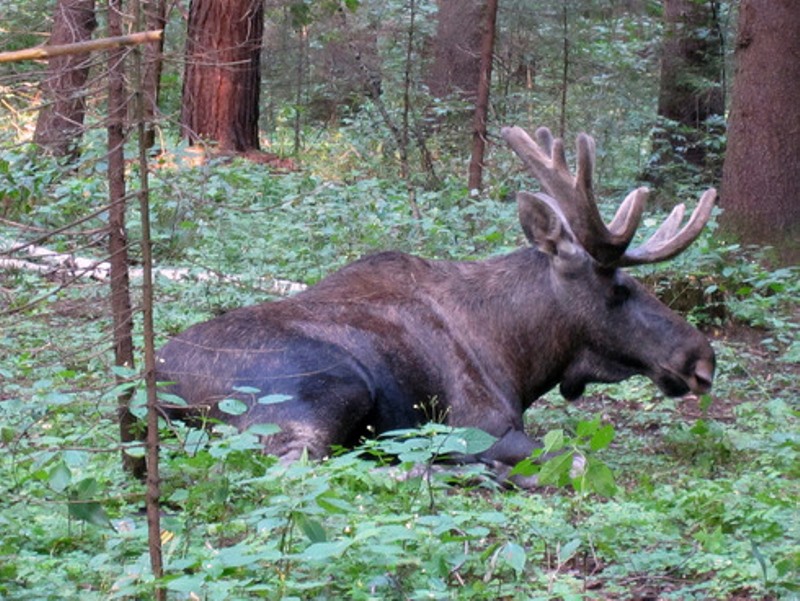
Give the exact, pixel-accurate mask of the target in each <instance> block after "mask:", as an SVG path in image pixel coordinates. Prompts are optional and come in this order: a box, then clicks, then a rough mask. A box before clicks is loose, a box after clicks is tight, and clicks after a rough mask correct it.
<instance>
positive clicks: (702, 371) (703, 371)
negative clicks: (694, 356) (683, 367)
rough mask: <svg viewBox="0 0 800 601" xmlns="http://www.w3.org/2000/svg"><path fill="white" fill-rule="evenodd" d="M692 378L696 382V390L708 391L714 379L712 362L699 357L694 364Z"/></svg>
mask: <svg viewBox="0 0 800 601" xmlns="http://www.w3.org/2000/svg"><path fill="white" fill-rule="evenodd" d="M694 379H695V381H696V382H697V388H698V391H697V392H708V391H709V390H711V384H712V383H713V381H714V363H713V362H711V361H708V360H706V359H700V360H699V361H698V362H697V363H696V364H695V366H694Z"/></svg>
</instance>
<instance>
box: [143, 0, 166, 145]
mask: <svg viewBox="0 0 800 601" xmlns="http://www.w3.org/2000/svg"><path fill="white" fill-rule="evenodd" d="M142 11H143V12H144V26H145V29H148V30H155V29H161V30H163V29H164V28H165V27H166V26H167V3H166V0H144V2H143V3H142ZM163 56H164V36H163V35H162V36H161V39H160V40H159V42H158V43H157V44H147V45H145V47H144V64H143V66H142V67H143V72H142V94H143V95H144V104H143V106H142V110H143V115H142V117H143V119H144V124H145V132H144V145H145V147H146V148H150V147H151V146H153V144H155V141H156V127H155V122H156V120H157V116H158V102H159V98H160V96H161V69H162V66H163Z"/></svg>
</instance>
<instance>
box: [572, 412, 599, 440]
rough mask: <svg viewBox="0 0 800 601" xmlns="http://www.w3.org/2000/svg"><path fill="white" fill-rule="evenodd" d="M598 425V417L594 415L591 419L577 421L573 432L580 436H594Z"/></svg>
mask: <svg viewBox="0 0 800 601" xmlns="http://www.w3.org/2000/svg"><path fill="white" fill-rule="evenodd" d="M599 427H600V418H599V417H596V418H595V419H593V420H591V421H581V422H578V427H577V428H575V434H576V435H577V436H578V437H580V438H587V437H590V436H594V434H595V433H596V432H597V430H598V428H599Z"/></svg>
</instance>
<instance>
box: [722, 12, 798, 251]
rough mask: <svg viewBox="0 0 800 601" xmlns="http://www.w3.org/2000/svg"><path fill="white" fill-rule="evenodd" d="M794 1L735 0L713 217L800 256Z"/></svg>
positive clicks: (750, 238)
mask: <svg viewBox="0 0 800 601" xmlns="http://www.w3.org/2000/svg"><path fill="white" fill-rule="evenodd" d="M799 31H800V4H799V3H798V2H797V0H743V1H742V4H741V9H740V16H739V31H738V36H737V39H736V63H737V66H736V74H735V77H734V85H733V93H732V105H731V114H730V120H729V124H728V150H727V153H726V156H725V165H724V169H723V177H722V195H721V205H722V207H723V208H724V209H725V211H724V212H723V214H722V217H721V222H722V225H723V226H724V228H725V229H726V230H727V231H728V232H732V233H734V234H735V235H737V236H738V237H739V239H740V240H741V241H743V242H757V243H765V244H770V245H773V246H774V247H776V248H777V249H778V250H779V252H780V254H781V256H782V258H783V259H784V260H786V261H788V262H796V261H797V260H798V259H800V178H798V176H797V174H798V173H800V102H798V95H799V94H800V35H798V32H799Z"/></svg>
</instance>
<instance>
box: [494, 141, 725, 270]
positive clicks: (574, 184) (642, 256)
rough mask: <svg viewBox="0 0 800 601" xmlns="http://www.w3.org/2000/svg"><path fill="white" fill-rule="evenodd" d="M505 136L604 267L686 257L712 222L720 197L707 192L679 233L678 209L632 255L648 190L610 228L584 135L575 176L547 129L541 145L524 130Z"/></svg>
mask: <svg viewBox="0 0 800 601" xmlns="http://www.w3.org/2000/svg"><path fill="white" fill-rule="evenodd" d="M501 134H502V136H503V138H504V139H505V141H506V142H507V143H508V145H509V146H511V148H512V149H513V150H514V152H516V153H517V155H518V156H519V157H520V158H521V159H522V162H523V163H524V164H525V166H526V167H527V168H528V170H529V171H530V173H531V174H532V175H533V176H534V177H535V178H536V179H537V180H539V183H540V184H541V186H542V189H543V190H544V192H545V193H546V194H547V195H548V196H550V197H552V198H553V199H554V200H555V201H556V203H558V205H559V207H560V208H561V211H562V212H563V213H564V216H565V217H566V219H567V221H568V222H569V225H570V227H571V228H572V231H573V232H574V233H575V235H576V236H577V238H578V240H580V243H581V244H582V245H583V247H584V248H585V249H586V251H587V252H588V253H589V254H590V255H591V256H592V257H594V258H595V260H597V261H598V262H599V263H600V264H602V265H606V266H618V267H624V266H626V265H642V264H645V263H656V262H659V261H665V260H667V259H670V258H672V257H674V256H676V255H678V254H680V253H681V252H683V251H684V250H685V249H686V248H687V247H688V246H689V245H690V244H691V243H692V242H693V241H694V240H695V238H697V236H699V235H700V232H701V231H702V229H703V226H705V224H706V222H707V221H708V220H709V218H710V217H711V209H712V208H713V206H714V200H715V199H716V196H717V192H716V190H714V189H713V188H710V189H708V190H706V192H705V193H704V194H703V196H702V197H701V198H700V201H699V202H698V204H697V207H696V208H695V210H694V212H693V213H692V216H691V217H690V218H689V221H688V223H687V224H686V225H685V226H684V227H683V228H682V229H680V231H679V230H678V228H679V227H680V225H681V222H682V221H683V216H684V213H685V211H686V207H685V206H684V205H683V204H680V205H678V206H676V207H675V208H674V209H673V211H672V213H670V215H669V217H667V219H666V220H665V221H664V223H662V224H661V226H660V227H659V228H658V230H656V232H655V233H654V234H653V235H652V236H651V237H650V239H649V240H648V241H647V242H645V243H644V244H642V245H641V246H638V247H636V248H634V249H632V250H628V246H629V245H630V243H631V240H632V239H633V236H634V234H635V233H636V229H637V228H638V227H639V221H640V219H641V217H642V212H643V211H644V204H645V202H646V200H647V195H648V194H649V190H648V189H647V188H637V189H636V190H634V191H633V192H631V193H630V194H628V196H627V198H625V200H624V201H623V202H622V204H621V205H620V206H619V209H617V213H616V215H615V216H614V219H612V220H611V223H609V224H608V225H606V224H605V223H604V222H603V218H602V217H601V215H600V211H599V209H598V208H597V202H596V200H595V196H594V190H593V189H592V177H593V173H594V159H595V144H594V139H593V138H592V137H591V136H588V135H586V134H583V133H582V134H579V135H578V138H577V142H576V147H577V158H576V163H577V169H576V174H575V175H572V173H570V170H569V167H568V166H567V159H566V156H565V154H564V143H563V142H562V141H561V139H560V138H553V134H551V133H550V130H549V129H547V128H546V127H541V128H539V129H538V130H536V139H537V140H538V144H537V143H536V142H534V141H533V140H532V139H531V137H530V136H529V135H528V134H527V133H526V132H525V130H523V129H522V128H520V127H504V128H503V129H502V131H501Z"/></svg>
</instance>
